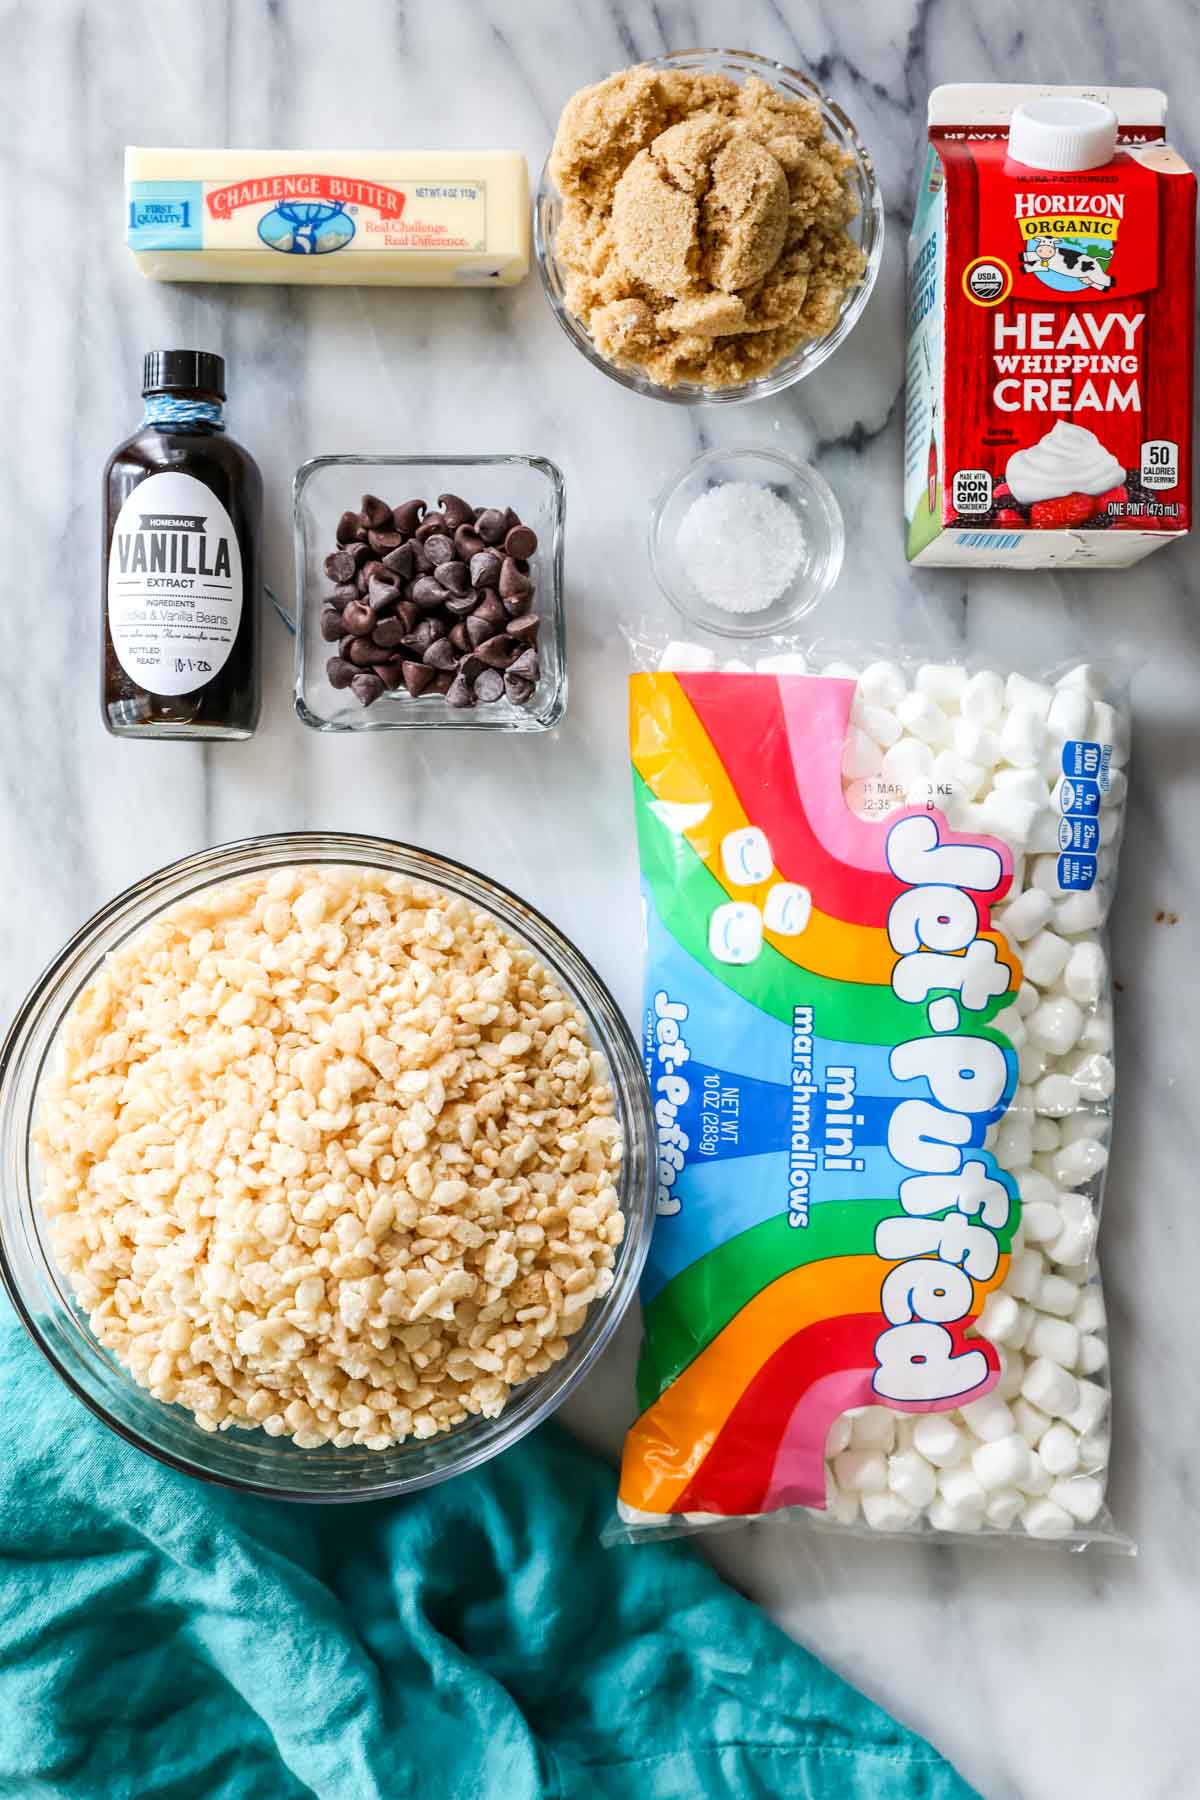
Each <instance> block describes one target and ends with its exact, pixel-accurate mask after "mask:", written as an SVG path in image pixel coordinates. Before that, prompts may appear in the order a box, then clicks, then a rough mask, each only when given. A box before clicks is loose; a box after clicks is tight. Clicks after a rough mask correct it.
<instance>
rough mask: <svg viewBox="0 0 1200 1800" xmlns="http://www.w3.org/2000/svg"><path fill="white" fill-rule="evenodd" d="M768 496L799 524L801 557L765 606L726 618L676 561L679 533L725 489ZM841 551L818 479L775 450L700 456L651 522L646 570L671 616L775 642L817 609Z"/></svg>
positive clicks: (666, 492) (839, 531)
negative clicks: (740, 487) (743, 486)
mask: <svg viewBox="0 0 1200 1800" xmlns="http://www.w3.org/2000/svg"><path fill="white" fill-rule="evenodd" d="M731 481H739V482H740V481H746V482H752V483H754V484H755V485H756V486H759V487H765V488H769V489H770V491H771V492H772V493H773V494H776V495H778V497H779V498H780V499H781V500H785V501H786V502H787V504H788V505H789V506H790V507H791V508H792V510H793V511H794V512H795V513H796V515H797V516H798V518H799V520H800V524H801V527H802V529H803V532H804V554H803V557H802V559H801V562H800V565H799V567H798V568H797V570H796V573H795V575H794V576H793V577H792V580H791V581H790V582H789V583H788V586H787V587H786V588H785V589H784V591H783V593H782V594H780V596H779V598H778V599H777V600H774V601H772V602H771V604H770V606H764V607H760V608H759V609H758V610H757V611H756V612H729V611H728V610H727V609H726V608H724V607H720V606H714V605H713V604H712V602H711V601H708V600H706V599H705V598H704V596H703V595H702V594H701V593H700V591H699V589H698V588H697V587H696V584H695V582H694V581H693V580H692V579H691V577H690V576H689V574H688V572H687V570H686V568H685V567H684V564H683V560H682V558H681V556H680V554H679V546H678V539H679V527H680V525H681V524H682V522H683V519H684V517H685V515H686V514H687V512H688V509H689V508H690V507H691V505H692V504H693V502H694V501H696V500H698V499H699V497H700V495H701V494H703V493H706V492H708V490H709V489H711V488H714V487H720V486H722V485H723V484H724V483H726V482H731ZM845 547H846V533H845V529H844V526H843V524H842V510H841V507H840V506H839V505H838V503H837V501H836V499H835V498H834V495H833V490H832V489H831V488H830V486H829V483H828V482H827V481H826V480H825V478H824V476H822V475H818V473H817V471H816V470H815V469H813V468H810V467H809V465H808V464H807V463H799V462H793V461H792V459H791V457H790V456H781V455H780V454H779V452H778V451H775V450H706V451H705V452H704V454H703V456H698V457H697V458H696V459H695V461H694V462H690V463H689V464H688V466H687V468H686V469H684V470H683V471H682V473H681V474H679V475H677V476H675V478H674V479H673V480H672V481H670V482H668V484H667V486H666V487H665V488H664V489H663V491H662V493H661V494H660V495H659V496H658V499H657V500H656V501H655V502H654V506H653V509H652V510H651V514H650V566H651V567H652V569H653V570H654V574H655V578H656V580H657V581H658V585H659V586H660V587H661V589H662V591H663V593H664V594H665V595H666V596H667V599H668V600H669V601H670V602H671V605H672V606H673V607H674V608H675V611H676V612H677V613H679V614H680V615H681V616H682V617H683V618H685V619H686V620H687V621H688V623H689V624H692V625H699V626H701V627H702V629H703V630H705V631H711V632H713V633H715V635H716V636H717V637H727V638H751V637H775V636H778V635H779V633H780V632H781V631H783V630H785V629H786V628H787V627H788V626H789V625H793V624H795V622H796V620H797V619H802V618H803V617H804V616H805V614H806V613H810V612H811V611H812V609H813V607H814V606H816V605H817V603H818V601H819V600H820V599H821V597H822V596H823V595H824V594H826V593H827V592H828V591H829V589H830V588H831V587H832V586H833V584H834V582H835V581H836V580H837V578H838V574H839V573H840V571H841V567H842V556H843V554H844V551H845Z"/></svg>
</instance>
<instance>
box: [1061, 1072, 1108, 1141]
mask: <svg viewBox="0 0 1200 1800" xmlns="http://www.w3.org/2000/svg"><path fill="white" fill-rule="evenodd" d="M1071 1079H1072V1080H1074V1076H1072V1077H1071ZM1084 1098H1090V1096H1087V1095H1085V1096H1084ZM1108 1125H1109V1119H1108V1114H1107V1113H1101V1112H1077V1113H1072V1115H1071V1117H1070V1118H1069V1119H1064V1120H1063V1122H1062V1127H1061V1129H1060V1131H1059V1143H1060V1144H1078V1143H1080V1142H1081V1141H1082V1140H1083V1139H1084V1138H1090V1139H1092V1140H1093V1141H1094V1142H1095V1143H1099V1144H1102V1143H1103V1142H1104V1141H1105V1139H1106V1138H1107V1137H1108Z"/></svg>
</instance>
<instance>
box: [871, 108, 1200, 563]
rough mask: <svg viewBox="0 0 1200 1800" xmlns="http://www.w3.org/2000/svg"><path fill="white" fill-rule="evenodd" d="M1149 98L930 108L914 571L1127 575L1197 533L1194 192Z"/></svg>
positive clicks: (915, 278)
mask: <svg viewBox="0 0 1200 1800" xmlns="http://www.w3.org/2000/svg"><path fill="white" fill-rule="evenodd" d="M1165 118H1166V96H1165V95H1164V94H1162V93H1161V92H1159V91H1158V90H1157V89H1155V88H1101V89H1091V88H1066V87H1041V88H1033V87H1019V86H1009V85H1002V84H991V85H987V86H974V85H965V84H964V85H954V86H948V87H939V88H935V89H934V91H933V93H932V94H931V95H930V98H929V148H928V152H927V154H926V158H925V168H924V174H923V178H922V183H921V192H920V195H919V197H918V203H917V210H916V217H915V220H914V225H913V232H912V237H911V239H910V242H909V278H908V364H907V404H906V428H905V446H904V510H905V519H906V522H907V529H908V539H907V554H908V558H909V560H910V561H911V562H914V563H923V564H936V565H951V564H964V563H965V564H975V565H977V566H978V565H988V566H1013V567H1023V568H1039V567H1047V566H1049V565H1051V564H1056V565H1059V564H1063V563H1071V564H1078V565H1081V566H1083V565H1088V566H1092V567H1114V566H1123V565H1127V564H1129V563H1133V562H1137V561H1138V560H1139V559H1140V558H1141V557H1143V556H1146V555H1147V554H1148V553H1149V552H1150V551H1151V550H1155V549H1157V548H1158V546H1159V545H1160V544H1166V543H1170V542H1171V541H1172V539H1173V538H1176V537H1178V536H1180V535H1181V534H1182V533H1184V532H1186V531H1187V530H1188V529H1189V526H1190V523H1191V417H1192V328H1193V304H1194V285H1195V283H1194V257H1195V222H1196V178H1195V176H1194V175H1193V174H1192V172H1191V170H1190V169H1189V168H1188V167H1187V165H1186V164H1185V163H1184V162H1183V160H1182V158H1181V157H1179V156H1178V155H1177V154H1176V152H1175V151H1174V150H1172V149H1170V148H1169V147H1168V146H1167V144H1166V143H1165V142H1164V122H1165Z"/></svg>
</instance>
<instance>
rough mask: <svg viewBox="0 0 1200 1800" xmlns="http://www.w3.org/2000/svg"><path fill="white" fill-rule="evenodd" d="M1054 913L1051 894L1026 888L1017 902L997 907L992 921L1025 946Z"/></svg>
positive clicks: (1005, 933)
mask: <svg viewBox="0 0 1200 1800" xmlns="http://www.w3.org/2000/svg"><path fill="white" fill-rule="evenodd" d="M1053 913H1054V902H1053V900H1051V898H1050V896H1049V894H1043V893H1042V891H1041V890H1040V888H1026V890H1025V892H1024V893H1023V894H1018V895H1017V897H1016V899H1015V900H1010V901H1009V902H1008V903H1007V905H1005V906H1002V907H997V909H996V911H995V912H994V913H993V914H992V919H993V922H994V923H995V925H996V926H997V927H998V928H999V930H1001V931H1002V932H1003V933H1004V935H1005V937H1006V938H1010V939H1011V940H1012V941H1013V942H1014V943H1018V944H1023V943H1025V942H1026V940H1027V939H1028V938H1031V937H1036V935H1037V934H1038V932H1039V931H1041V929H1042V927H1043V926H1044V925H1045V924H1046V922H1047V920H1048V919H1050V918H1051V917H1052V915H1053ZM1076 998H1078V996H1076Z"/></svg>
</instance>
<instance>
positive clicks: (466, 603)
mask: <svg viewBox="0 0 1200 1800" xmlns="http://www.w3.org/2000/svg"><path fill="white" fill-rule="evenodd" d="M474 610H475V596H474V594H471V593H467V594H452V595H451V596H450V598H449V600H447V602H446V611H447V612H448V613H450V614H451V615H452V616H453V617H454V618H456V619H465V618H466V616H467V614H468V613H469V612H474Z"/></svg>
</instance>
